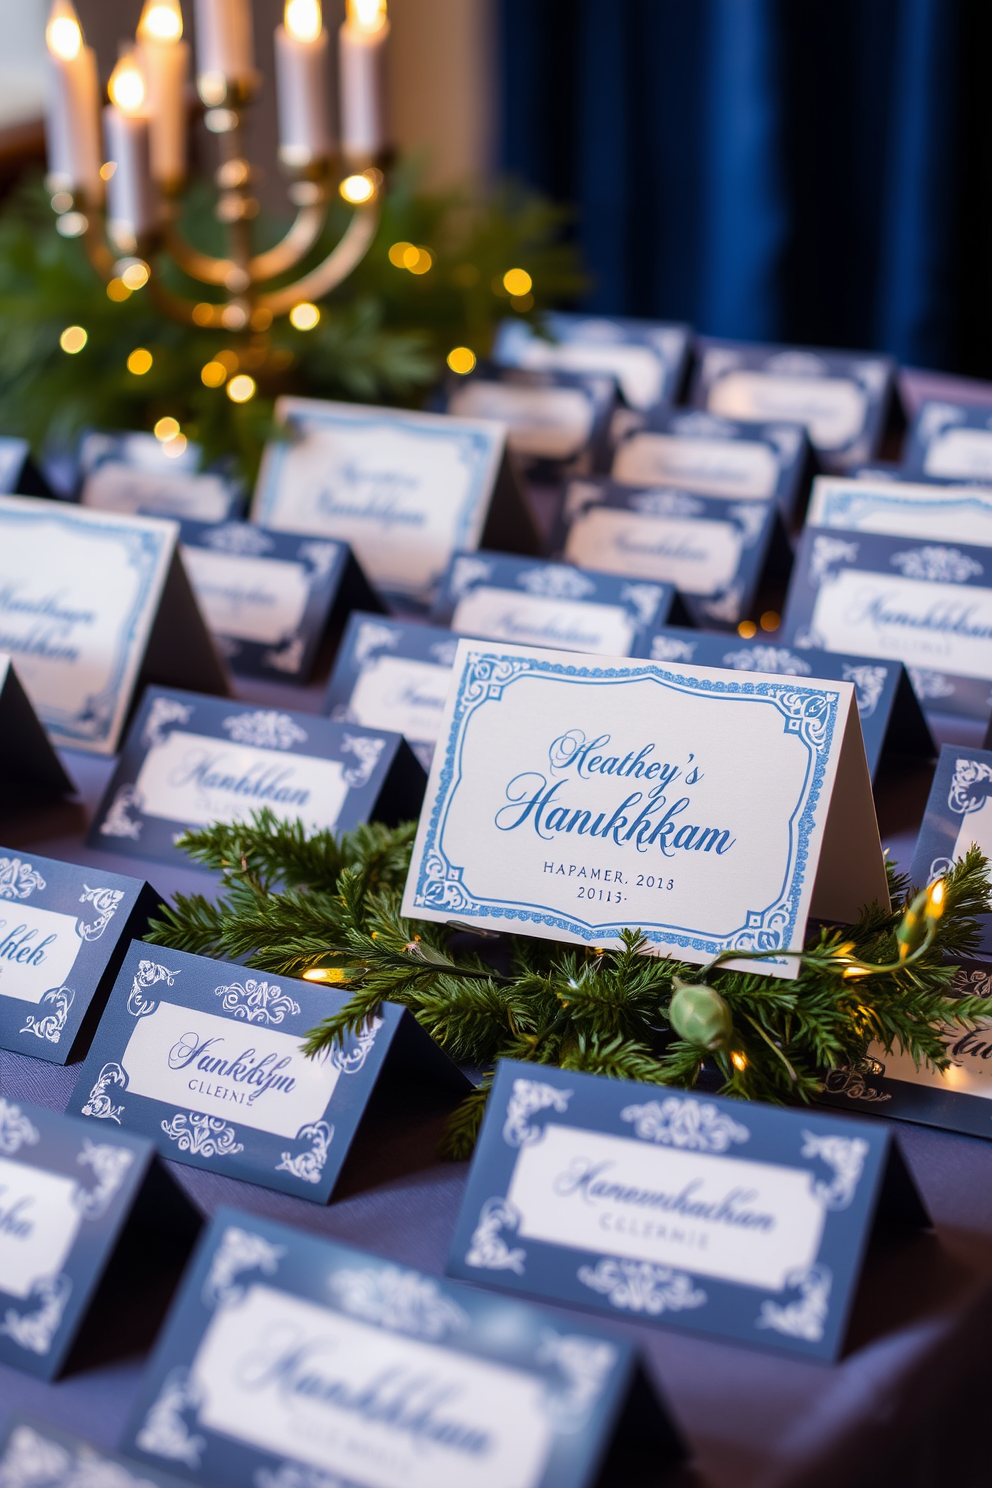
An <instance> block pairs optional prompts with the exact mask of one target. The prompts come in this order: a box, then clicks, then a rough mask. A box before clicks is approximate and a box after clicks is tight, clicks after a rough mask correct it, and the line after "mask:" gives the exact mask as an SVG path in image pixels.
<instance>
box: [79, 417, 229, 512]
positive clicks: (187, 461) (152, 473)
mask: <svg viewBox="0 0 992 1488" xmlns="http://www.w3.org/2000/svg"><path fill="white" fill-rule="evenodd" d="M178 442H179V441H178V440H176V441H172V440H170V441H169V442H167V443H164V444H163V443H162V442H161V441H160V440H158V439H156V438H155V436H154V434H136V433H130V434H87V435H86V437H85V438H84V439H83V441H82V443H81V445H80V450H79V478H80V491H79V499H80V501H81V502H82V504H83V505H84V506H94V507H97V508H99V509H100V510H102V511H117V512H131V513H132V514H136V515H139V516H141V515H143V516H149V517H176V518H183V517H190V518H193V519H194V520H196V521H201V522H223V521H224V520H225V519H227V518H230V517H239V516H240V515H241V513H242V512H243V510H244V506H245V497H244V491H243V489H242V487H241V485H240V484H239V483H238V482H237V481H235V480H233V479H231V477H230V476H227V475H224V474H222V473H221V472H219V471H204V472H203V473H202V474H201V473H200V456H201V452H200V448H199V446H198V445H196V444H190V443H187V442H186V441H185V440H183V442H182V447H181V448H180V449H178V450H177V449H176V444H178Z"/></svg>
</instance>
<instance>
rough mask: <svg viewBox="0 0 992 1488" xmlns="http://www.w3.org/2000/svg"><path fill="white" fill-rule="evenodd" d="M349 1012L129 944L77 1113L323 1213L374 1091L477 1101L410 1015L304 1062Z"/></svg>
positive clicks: (285, 980) (341, 1001) (287, 983)
mask: <svg viewBox="0 0 992 1488" xmlns="http://www.w3.org/2000/svg"><path fill="white" fill-rule="evenodd" d="M347 1001H348V993H347V992H336V991H334V990H333V989H331V988H329V987H327V986H324V985H319V984H317V983H316V982H306V981H296V980H294V979H293V978H292V977H272V976H262V975H261V974H260V973H258V972H254V971H251V970H249V969H248V968H246V967H244V966H241V965H238V964H237V963H235V962H227V961H214V960H211V959H210V958H209V957H207V956H191V955H188V954H187V953H186V952H185V951H167V950H165V949H164V948H163V947H161V946H155V945H146V944H145V943H144V942H143V941H133V942H132V944H131V946H130V947H129V949H128V953H127V955H126V956H125V958H124V963H123V965H122V966H121V969H120V973H119V975H118V977H117V981H116V982H115V984H114V988H113V991H112V992H111V994H110V999H109V1001H108V1003H107V1009H106V1012H105V1013H104V1015H103V1017H102V1018H101V1020H100V1026H99V1028H98V1029H97V1033H96V1037H95V1038H94V1040H93V1044H92V1047H91V1048H90V1052H89V1054H88V1056H87V1058H86V1061H85V1063H84V1064H83V1067H82V1069H81V1071H80V1074H79V1080H78V1081H77V1084H76V1088H75V1090H74V1092H73V1094H72V1095H71V1096H70V1098H69V1105H68V1107H67V1109H68V1110H69V1111H70V1112H71V1113H73V1114H75V1115H79V1116H88V1117H90V1118H91V1119H92V1120H94V1121H100V1122H102V1123H104V1124H105V1125H107V1126H108V1129H110V1128H112V1127H120V1128H121V1129H122V1130H124V1131H129V1132H134V1133H135V1134H137V1135H138V1136H142V1137H147V1138H148V1139H149V1140H150V1141H151V1142H153V1143H154V1145H155V1146H156V1147H157V1149H158V1151H159V1152H160V1153H161V1155H162V1156H163V1157H169V1158H172V1159H173V1160H174V1161H175V1162H181V1163H187V1164H188V1165H189V1166H190V1167H194V1168H208V1169H209V1170H210V1171H212V1172H217V1173H227V1174H229V1175H230V1176H231V1177H233V1178H244V1179H245V1180H246V1181H247V1182H249V1183H258V1184H261V1186H262V1187H263V1188H275V1189H280V1190H281V1191H282V1192H284V1193H291V1194H296V1195H297V1196H298V1197H301V1198H306V1199H313V1200H314V1202H315V1203H318V1204H326V1203H327V1200H328V1199H329V1198H330V1196H331V1190H332V1189H333V1187H334V1185H335V1183H336V1182H337V1180H338V1177H339V1175H340V1173H341V1168H342V1166H343V1165H344V1160H345V1158H346V1157H347V1155H348V1149H349V1148H350V1146H351V1144H352V1142H353V1141H354V1138H355V1134H356V1132H357V1130H358V1127H359V1123H360V1122H361V1120H362V1117H363V1115H364V1114H365V1111H366V1109H367V1107H368V1104H369V1101H370V1099H371V1097H372V1093H373V1091H374V1090H375V1089H376V1088H377V1086H378V1085H379V1084H380V1083H381V1082H382V1080H383V1078H386V1079H389V1078H394V1079H395V1078H401V1079H406V1078H410V1077H411V1076H412V1077H413V1078H414V1079H415V1080H418V1081H421V1082H423V1081H427V1082H431V1083H435V1084H439V1085H444V1086H447V1087H450V1088H451V1089H452V1090H457V1091H460V1092H461V1093H462V1094H464V1093H466V1092H467V1091H468V1090H469V1089H470V1088H471V1087H470V1085H469V1083H468V1081H467V1080H466V1078H465V1077H464V1076H463V1075H462V1074H460V1073H459V1071H458V1069H457V1068H456V1066H455V1065H453V1064H452V1063H451V1061H450V1060H449V1059H448V1057H447V1055H445V1054H443V1053H442V1052H441V1050H440V1049H439V1048H438V1046H437V1045H436V1044H435V1043H434V1042H433V1040H432V1039H430V1038H429V1037H428V1035H427V1034H426V1033H425V1032H424V1031H423V1029H422V1028H421V1027H420V1024H419V1023H416V1022H415V1021H414V1020H413V1018H412V1017H411V1015H410V1014H409V1013H408V1012H406V1010H405V1009H404V1008H401V1007H399V1006H398V1005H396V1004H395V1003H389V1002H386V1003H383V1004H382V1007H381V1009H380V1012H379V1014H378V1016H377V1017H375V1018H373V1019H372V1020H371V1021H370V1022H369V1023H367V1024H366V1026H365V1027H364V1028H363V1029H362V1030H361V1031H360V1032H359V1033H358V1034H356V1035H354V1036H353V1037H351V1038H349V1039H348V1040H347V1042H346V1043H345V1044H344V1045H343V1046H341V1047H336V1048H334V1049H332V1050H329V1051H325V1053H323V1054H321V1055H319V1056H317V1057H316V1058H314V1059H308V1058H307V1057H306V1055H305V1054H304V1052H303V1040H304V1039H305V1037H306V1035H307V1034H308V1033H309V1032H310V1031H311V1029H313V1028H316V1027H317V1026H318V1024H320V1023H323V1021H324V1020H325V1019H326V1018H328V1017H329V1016H330V1015H331V1014H332V1013H336V1012H337V1011H338V1010H339V1009H340V1008H342V1007H343V1006H344V1005H345V1003H346V1002H347Z"/></svg>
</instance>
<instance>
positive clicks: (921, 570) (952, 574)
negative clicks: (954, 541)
mask: <svg viewBox="0 0 992 1488" xmlns="http://www.w3.org/2000/svg"><path fill="white" fill-rule="evenodd" d="M889 562H890V563H891V564H892V566H893V568H897V569H898V570H899V572H900V573H901V574H902V575H903V576H904V577H905V578H907V579H924V580H926V581H927V582H930V583H942V584H964V583H966V582H967V580H968V579H975V578H977V577H978V575H979V574H980V573H983V572H984V569H983V568H982V565H981V564H980V563H978V562H976V560H975V559H974V558H969V557H968V555H967V553H962V552H961V550H960V548H945V547H942V546H941V545H940V544H939V543H933V544H930V543H928V544H927V546H926V547H923V548H911V549H910V550H909V551H908V552H906V553H893V554H892V557H891V558H890V559H889Z"/></svg>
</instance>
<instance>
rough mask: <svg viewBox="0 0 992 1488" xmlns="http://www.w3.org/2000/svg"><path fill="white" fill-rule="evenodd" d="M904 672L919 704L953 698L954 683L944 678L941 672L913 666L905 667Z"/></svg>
mask: <svg viewBox="0 0 992 1488" xmlns="http://www.w3.org/2000/svg"><path fill="white" fill-rule="evenodd" d="M906 670H907V672H908V673H909V680H910V681H911V682H912V684H913V691H914V692H915V693H916V696H917V697H918V698H919V700H920V702H921V703H925V702H931V701H934V700H935V699H937V698H947V697H953V696H954V692H955V687H954V683H953V682H952V681H951V680H950V678H949V677H945V676H944V673H943V672H934V671H931V670H930V668H929V667H914V666H911V667H907V668H906Z"/></svg>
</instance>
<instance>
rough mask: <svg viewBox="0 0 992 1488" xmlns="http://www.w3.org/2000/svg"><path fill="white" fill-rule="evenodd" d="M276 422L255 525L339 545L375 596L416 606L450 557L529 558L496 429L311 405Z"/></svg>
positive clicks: (529, 528) (531, 548)
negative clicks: (499, 554) (474, 553)
mask: <svg viewBox="0 0 992 1488" xmlns="http://www.w3.org/2000/svg"><path fill="white" fill-rule="evenodd" d="M276 417H277V419H278V421H279V423H280V424H281V426H282V429H281V437H280V438H279V439H276V440H273V441H271V442H270V443H269V444H268V446H267V447H266V451H265V455H264V458H263V460H262V469H261V472H260V474H259V478H258V487H257V490H256V494H255V501H254V505H253V508H252V515H253V518H254V520H255V521H256V522H258V523H260V524H261V525H262V526H263V527H269V528H274V529H275V530H277V531H286V532H307V533H309V534H310V535H311V536H313V537H329V538H334V539H337V540H338V541H340V542H346V543H349V544H350V545H351V549H352V551H353V552H354V554H355V557H356V558H357V559H358V561H359V563H360V564H361V566H362V570H363V572H364V573H365V574H367V576H368V578H369V579H370V580H371V582H372V583H373V584H374V585H375V586H376V588H377V589H378V590H379V591H380V592H381V593H383V594H387V595H390V596H394V597H397V598H399V599H406V600H409V601H413V602H414V603H417V604H420V605H427V604H429V603H430V601H431V599H432V598H433V596H434V591H435V589H436V588H437V584H438V581H439V579H440V577H441V575H442V573H443V572H444V569H445V567H446V565H447V563H448V560H449V558H450V557H451V555H452V553H453V552H455V551H456V550H457V549H459V548H476V547H479V546H480V545H487V546H490V547H496V548H509V549H510V550H512V551H515V552H525V553H529V552H536V551H537V537H536V534H535V532H534V529H533V523H532V521H531V519H530V516H529V515H528V513H527V511H526V509H525V507H524V505H523V498H522V496H521V494H520V491H519V489H518V487H517V485H516V483H515V481H514V479H513V476H512V474H511V472H510V468H509V465H508V464H507V462H506V426H505V425H504V424H498V423H493V422H492V421H490V420H486V419H464V418H454V417H450V416H446V415H442V414H433V413H411V412H407V411H404V410H400V409H393V408H365V407H362V406H361V405H360V404H355V403H323V402H319V401H317V400H315V399H310V398H280V399H279V401H278V402H277V404H276Z"/></svg>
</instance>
